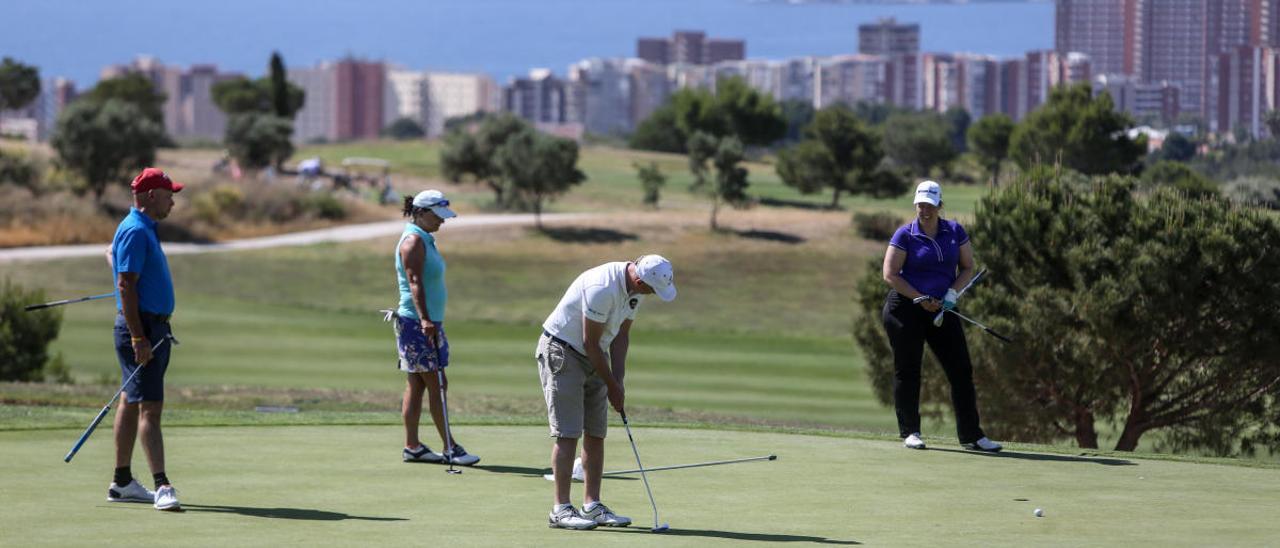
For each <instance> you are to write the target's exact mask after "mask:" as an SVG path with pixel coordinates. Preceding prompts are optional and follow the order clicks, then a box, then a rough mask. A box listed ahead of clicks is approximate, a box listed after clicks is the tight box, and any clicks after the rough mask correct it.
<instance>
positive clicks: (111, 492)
mask: <svg viewBox="0 0 1280 548" xmlns="http://www.w3.org/2000/svg"><path fill="white" fill-rule="evenodd" d="M155 500H156V493H155V491H152V490H150V489H147V488H146V487H143V486H142V484H141V483H138V480H130V481H129V484H128V485H126V486H124V487H120V486H119V485H116V482H114V481H113V482H111V485H109V486H108V487H107V502H155Z"/></svg>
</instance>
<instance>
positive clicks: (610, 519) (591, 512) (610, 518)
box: [582, 502, 631, 527]
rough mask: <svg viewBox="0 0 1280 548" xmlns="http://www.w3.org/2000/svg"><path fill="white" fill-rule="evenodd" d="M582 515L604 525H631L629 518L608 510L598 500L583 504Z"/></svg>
mask: <svg viewBox="0 0 1280 548" xmlns="http://www.w3.org/2000/svg"><path fill="white" fill-rule="evenodd" d="M582 517H584V518H587V519H589V520H592V521H594V522H596V525H604V526H605V527H626V526H628V525H631V518H629V517H627V516H619V515H617V514H615V513H613V510H610V509H609V507H608V506H605V505H604V503H600V502H597V503H595V504H594V505H587V506H583V507H582Z"/></svg>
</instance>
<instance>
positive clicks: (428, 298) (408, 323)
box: [395, 190, 480, 466]
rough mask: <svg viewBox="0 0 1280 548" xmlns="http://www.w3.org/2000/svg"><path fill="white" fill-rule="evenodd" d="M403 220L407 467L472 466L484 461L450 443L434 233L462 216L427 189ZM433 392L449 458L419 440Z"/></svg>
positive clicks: (440, 265) (400, 275)
mask: <svg viewBox="0 0 1280 548" xmlns="http://www.w3.org/2000/svg"><path fill="white" fill-rule="evenodd" d="M404 216H405V217H408V218H409V222H408V223H406V224H405V227H404V234H402V235H401V236H400V242H399V243H398V244H396V278H397V279H398V281H399V284H400V306H399V308H398V309H397V310H396V323H395V331H396V347H397V348H398V350H399V352H400V370H401V371H404V372H405V373H407V374H408V384H407V386H406V387H405V391H404V405H402V406H401V415H402V416H403V417H404V434H405V446H404V451H403V457H404V461H405V462H452V463H453V464H461V465H464V466H470V465H472V464H475V463H477V462H479V461H480V457H477V456H475V455H471V454H468V453H467V451H466V449H463V448H462V446H461V445H458V443H457V442H456V441H454V440H453V439H451V432H450V430H449V426H448V415H447V412H448V410H447V409H445V407H444V396H445V394H444V391H445V390H448V386H449V382H448V380H447V379H446V378H445V376H444V369H445V368H446V367H448V365H449V339H448V338H447V337H446V336H445V333H444V308H445V303H446V302H447V301H448V300H449V292H448V290H447V289H446V288H445V283H444V274H445V263H444V257H442V256H440V251H439V250H438V249H436V239H435V236H432V234H431V233H433V232H435V231H437V230H440V225H442V224H444V220H445V219H449V218H451V217H455V216H457V215H456V214H455V213H454V212H453V210H451V209H449V200H446V199H445V197H444V194H442V193H441V192H440V191H438V190H424V191H422V192H420V193H418V195H417V196H413V197H407V196H406V197H405V200H404ZM427 391H429V393H430V401H429V405H430V407H431V419H432V421H433V422H435V425H436V431H437V432H439V433H440V439H441V440H442V441H443V442H444V448H445V449H446V451H445V452H444V454H440V453H436V452H433V451H431V449H429V448H427V446H426V445H424V444H423V443H422V440H420V439H418V421H419V419H420V418H421V415H422V395H423V393H424V392H427Z"/></svg>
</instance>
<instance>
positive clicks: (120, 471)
mask: <svg viewBox="0 0 1280 548" xmlns="http://www.w3.org/2000/svg"><path fill="white" fill-rule="evenodd" d="M131 481H133V470H132V469H131V467H129V466H121V467H119V468H116V479H115V482H116V485H119V486H120V487H124V486H126V485H129V482H131Z"/></svg>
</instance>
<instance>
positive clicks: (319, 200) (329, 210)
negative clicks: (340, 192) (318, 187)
mask: <svg viewBox="0 0 1280 548" xmlns="http://www.w3.org/2000/svg"><path fill="white" fill-rule="evenodd" d="M303 204H304V206H305V209H306V210H307V211H308V212H310V213H311V214H313V215H315V216H316V217H319V218H321V219H329V220H334V221H336V220H341V219H344V218H346V216H347V207H346V205H344V204H343V203H342V201H341V200H339V199H337V198H335V197H334V196H333V195H332V194H312V195H310V196H308V197H307V198H306V199H305V200H304V201H303Z"/></svg>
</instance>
